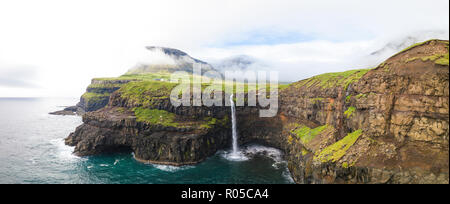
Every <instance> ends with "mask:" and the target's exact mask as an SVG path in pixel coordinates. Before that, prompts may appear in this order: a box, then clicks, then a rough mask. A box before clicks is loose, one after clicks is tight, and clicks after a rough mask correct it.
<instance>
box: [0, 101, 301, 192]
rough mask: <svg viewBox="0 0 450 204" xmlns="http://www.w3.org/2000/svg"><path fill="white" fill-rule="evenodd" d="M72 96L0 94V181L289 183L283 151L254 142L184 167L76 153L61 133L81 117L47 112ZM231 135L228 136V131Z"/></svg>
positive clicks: (125, 155)
mask: <svg viewBox="0 0 450 204" xmlns="http://www.w3.org/2000/svg"><path fill="white" fill-rule="evenodd" d="M77 101H78V99H77V98H0V183H1V184H10V183H20V184H289V183H293V180H292V178H291V176H290V173H289V170H288V169H287V163H286V162H285V161H283V159H282V152H281V151H279V150H277V149H274V148H270V147H264V146H260V145H257V144H250V145H247V146H243V147H240V150H241V151H242V153H243V154H245V155H246V158H245V159H241V160H233V159H229V158H228V156H227V155H229V153H230V151H231V150H230V149H231V147H230V149H224V150H221V151H219V152H217V153H216V154H215V155H213V156H211V157H209V158H208V159H206V160H205V161H204V162H202V163H200V164H197V165H192V166H183V167H174V166H165V165H153V164H144V163H140V162H138V161H136V160H135V159H134V157H133V153H132V152H129V153H117V154H105V155H96V156H89V157H78V156H75V155H73V154H72V152H73V147H69V146H66V145H65V144H64V138H66V137H67V136H68V135H69V134H70V133H71V132H73V131H74V130H75V129H76V127H77V126H79V125H81V124H82V119H81V117H80V116H57V115H50V114H48V113H50V112H53V111H57V110H61V109H63V108H64V107H65V106H70V105H74V104H76V103H77ZM230 137H231V135H230Z"/></svg>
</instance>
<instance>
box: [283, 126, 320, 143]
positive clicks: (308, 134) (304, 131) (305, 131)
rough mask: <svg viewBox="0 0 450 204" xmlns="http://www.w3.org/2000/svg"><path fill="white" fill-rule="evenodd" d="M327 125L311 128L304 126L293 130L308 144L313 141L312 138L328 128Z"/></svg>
mask: <svg viewBox="0 0 450 204" xmlns="http://www.w3.org/2000/svg"><path fill="white" fill-rule="evenodd" d="M327 127H328V126H327V125H322V126H319V127H317V128H314V129H311V128H309V127H306V126H302V127H300V128H297V129H294V130H292V131H291V132H292V133H293V134H295V135H296V136H297V138H299V139H300V140H301V142H302V143H303V144H307V143H309V142H311V140H313V139H314V138H315V137H316V136H317V135H319V134H320V133H322V132H323V131H324V130H325V129H327Z"/></svg>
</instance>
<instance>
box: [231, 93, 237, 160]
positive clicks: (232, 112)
mask: <svg viewBox="0 0 450 204" xmlns="http://www.w3.org/2000/svg"><path fill="white" fill-rule="evenodd" d="M230 102H231V122H232V128H233V129H232V131H233V153H232V154H233V155H237V154H238V152H239V147H238V142H237V137H238V136H237V127H236V107H235V106H234V101H233V94H231V96H230Z"/></svg>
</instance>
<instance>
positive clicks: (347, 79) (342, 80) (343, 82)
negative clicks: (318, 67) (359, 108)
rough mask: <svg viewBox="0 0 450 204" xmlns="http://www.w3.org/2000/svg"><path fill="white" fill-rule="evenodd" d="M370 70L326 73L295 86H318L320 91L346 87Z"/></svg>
mask: <svg viewBox="0 0 450 204" xmlns="http://www.w3.org/2000/svg"><path fill="white" fill-rule="evenodd" d="M369 70H371V69H358V70H350V71H345V72H335V73H326V74H321V75H317V76H314V77H311V78H309V79H306V80H303V81H300V82H299V83H297V84H296V86H298V87H307V88H309V87H311V86H319V87H321V88H322V89H328V88H333V87H338V86H340V87H343V88H344V89H347V87H348V86H349V85H350V84H352V83H355V82H357V81H358V80H359V79H360V78H361V77H362V76H364V75H365V74H366V73H367V72H368V71H369Z"/></svg>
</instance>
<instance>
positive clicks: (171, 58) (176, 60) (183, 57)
mask: <svg viewBox="0 0 450 204" xmlns="http://www.w3.org/2000/svg"><path fill="white" fill-rule="evenodd" d="M146 49H147V50H148V51H149V52H151V53H152V54H156V55H160V57H161V58H164V60H155V61H151V59H150V61H149V62H145V63H140V64H138V65H137V66H136V67H133V68H131V69H130V70H128V72H127V73H126V75H131V74H146V73H159V72H168V73H174V72H177V71H185V72H188V73H192V72H193V64H194V63H197V64H200V65H201V68H202V74H203V73H205V72H208V71H214V68H213V67H212V66H211V65H210V64H208V63H206V62H204V61H201V60H198V59H195V58H193V57H191V56H189V55H188V54H187V53H185V52H183V51H181V50H178V49H173V48H167V47H156V46H148V47H146ZM161 55H162V56H161ZM161 61H162V62H161Z"/></svg>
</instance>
